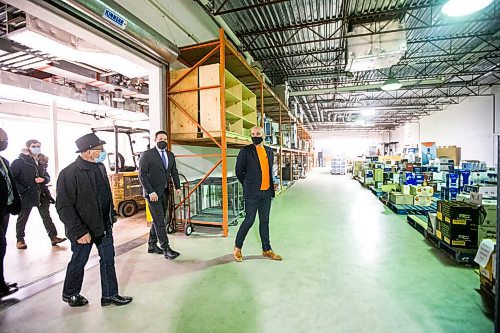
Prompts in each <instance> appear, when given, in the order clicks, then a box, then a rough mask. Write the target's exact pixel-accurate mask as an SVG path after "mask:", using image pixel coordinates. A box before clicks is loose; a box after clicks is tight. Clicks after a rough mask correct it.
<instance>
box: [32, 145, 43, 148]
mask: <svg viewBox="0 0 500 333" xmlns="http://www.w3.org/2000/svg"><path fill="white" fill-rule="evenodd" d="M40 147H41V146H40V145H36V146H30V148H40Z"/></svg>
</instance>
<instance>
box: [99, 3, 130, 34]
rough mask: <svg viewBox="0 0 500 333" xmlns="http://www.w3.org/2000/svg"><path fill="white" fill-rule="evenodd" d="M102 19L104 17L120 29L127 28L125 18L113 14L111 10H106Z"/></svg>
mask: <svg viewBox="0 0 500 333" xmlns="http://www.w3.org/2000/svg"><path fill="white" fill-rule="evenodd" d="M102 17H104V18H105V19H106V20H108V21H109V22H111V23H113V24H114V25H116V26H117V27H119V28H120V29H123V30H125V28H126V27H127V24H128V22H127V21H126V20H125V19H124V18H123V17H121V16H120V15H118V14H117V13H115V12H113V11H112V10H111V9H109V8H106V9H105V10H104V13H103V14H102Z"/></svg>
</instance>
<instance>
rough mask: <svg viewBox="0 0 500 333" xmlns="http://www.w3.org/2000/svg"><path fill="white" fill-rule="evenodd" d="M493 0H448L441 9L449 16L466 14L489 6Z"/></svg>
mask: <svg viewBox="0 0 500 333" xmlns="http://www.w3.org/2000/svg"><path fill="white" fill-rule="evenodd" d="M492 2H493V0H448V2H447V3H446V4H444V6H443V7H442V8H441V11H442V12H443V14H445V15H448V16H453V17H458V16H466V15H470V14H472V13H475V12H478V11H480V10H482V9H484V8H486V7H488V6H489V5H490V4H491V3H492Z"/></svg>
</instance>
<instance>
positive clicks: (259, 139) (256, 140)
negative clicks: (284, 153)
mask: <svg viewBox="0 0 500 333" xmlns="http://www.w3.org/2000/svg"><path fill="white" fill-rule="evenodd" d="M262 141H264V139H263V138H262V137H260V136H257V137H254V136H252V142H253V143H254V144H256V145H260V144H261V143H262Z"/></svg>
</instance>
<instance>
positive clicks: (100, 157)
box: [95, 151, 107, 163]
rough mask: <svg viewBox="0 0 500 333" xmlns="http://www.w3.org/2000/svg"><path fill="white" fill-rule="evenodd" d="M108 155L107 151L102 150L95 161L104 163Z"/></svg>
mask: <svg viewBox="0 0 500 333" xmlns="http://www.w3.org/2000/svg"><path fill="white" fill-rule="evenodd" d="M106 156H107V154H106V152H105V151H101V152H100V153H99V157H98V158H96V160H95V162H96V163H102V162H104V160H105V159H106Z"/></svg>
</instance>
